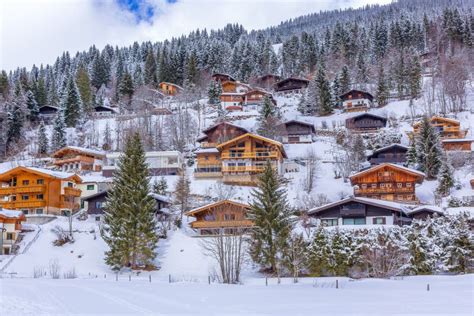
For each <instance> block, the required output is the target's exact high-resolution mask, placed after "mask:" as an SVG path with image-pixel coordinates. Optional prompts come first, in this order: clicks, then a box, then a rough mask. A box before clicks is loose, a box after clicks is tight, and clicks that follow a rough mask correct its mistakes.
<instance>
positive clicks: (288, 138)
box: [282, 120, 316, 144]
mask: <svg viewBox="0 0 474 316" xmlns="http://www.w3.org/2000/svg"><path fill="white" fill-rule="evenodd" d="M282 130H283V135H282V142H283V143H284V144H304V143H312V142H313V139H314V137H315V136H316V129H315V128H314V125H313V124H310V123H306V122H301V121H296V120H291V121H288V122H285V123H283V124H282Z"/></svg>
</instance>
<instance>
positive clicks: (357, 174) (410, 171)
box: [350, 162, 425, 178]
mask: <svg viewBox="0 0 474 316" xmlns="http://www.w3.org/2000/svg"><path fill="white" fill-rule="evenodd" d="M387 166H389V167H392V168H394V169H400V170H404V171H406V172H409V173H412V174H416V175H418V176H420V177H423V178H424V177H425V174H424V173H423V172H421V171H418V170H414V169H410V168H407V167H404V166H401V165H397V164H394V163H389V162H386V163H383V164H380V165H378V166H374V167H372V168H369V169H366V170H362V171H359V172H356V173H354V174H353V175H351V176H350V178H353V177H358V176H361V175H363V174H365V173H368V172H373V171H375V170H378V169H381V168H383V167H387Z"/></svg>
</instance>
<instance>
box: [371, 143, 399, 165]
mask: <svg viewBox="0 0 474 316" xmlns="http://www.w3.org/2000/svg"><path fill="white" fill-rule="evenodd" d="M407 152H408V147H406V146H403V145H400V144H392V145H390V146H386V147H382V148H379V149H377V150H374V151H373V153H372V154H371V155H369V156H368V157H367V160H368V161H369V162H370V164H371V165H372V166H374V165H380V164H382V163H393V164H401V165H403V164H405V163H406V161H407Z"/></svg>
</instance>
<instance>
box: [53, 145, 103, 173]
mask: <svg viewBox="0 0 474 316" xmlns="http://www.w3.org/2000/svg"><path fill="white" fill-rule="evenodd" d="M52 157H53V158H54V162H53V163H54V165H55V166H56V168H57V169H59V170H61V171H64V172H79V173H80V172H92V171H101V170H102V166H103V161H104V159H105V152H103V151H100V150H93V149H89V148H82V147H76V146H66V147H63V148H61V149H59V150H58V151H56V152H55V153H53V155H52Z"/></svg>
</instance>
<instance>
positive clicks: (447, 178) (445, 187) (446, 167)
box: [436, 155, 454, 196]
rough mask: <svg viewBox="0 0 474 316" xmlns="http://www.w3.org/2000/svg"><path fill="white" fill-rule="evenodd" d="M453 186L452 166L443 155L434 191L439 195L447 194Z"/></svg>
mask: <svg viewBox="0 0 474 316" xmlns="http://www.w3.org/2000/svg"><path fill="white" fill-rule="evenodd" d="M453 186H454V178H453V168H452V166H451V163H450V162H449V158H448V157H447V156H446V155H445V157H444V159H443V160H442V162H441V167H440V169H439V173H438V187H437V188H436V192H437V193H438V194H440V195H441V196H448V195H449V193H450V191H451V188H452V187H453Z"/></svg>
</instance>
